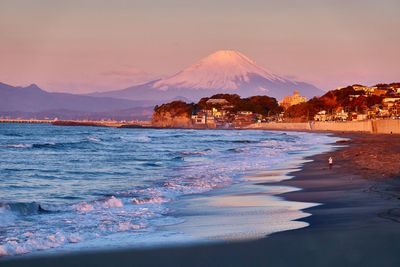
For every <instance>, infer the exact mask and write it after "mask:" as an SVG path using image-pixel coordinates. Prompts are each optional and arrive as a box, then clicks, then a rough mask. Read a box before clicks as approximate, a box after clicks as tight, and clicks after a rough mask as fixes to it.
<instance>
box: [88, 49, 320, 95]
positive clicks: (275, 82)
mask: <svg viewBox="0 0 400 267" xmlns="http://www.w3.org/2000/svg"><path fill="white" fill-rule="evenodd" d="M293 91H300V94H301V95H304V96H306V97H308V98H310V97H313V96H318V95H321V94H322V93H323V91H322V90H320V89H318V88H316V87H315V86H313V85H311V84H308V83H304V82H298V81H291V80H288V79H285V78H283V77H281V76H279V75H276V74H274V73H272V72H271V71H269V70H267V69H265V68H264V67H262V66H260V65H258V64H257V63H256V62H255V61H253V60H251V59H250V58H248V57H246V56H245V55H243V54H241V53H239V52H237V51H232V50H221V51H217V52H215V53H213V54H211V55H209V56H208V57H206V58H204V59H202V60H200V61H199V62H197V63H195V64H194V65H192V66H190V67H187V68H185V69H184V70H182V71H180V72H178V73H176V74H174V75H172V76H169V77H166V78H163V79H159V80H156V81H152V82H149V83H146V84H143V85H139V86H133V87H129V88H126V89H124V90H119V91H110V92H105V93H96V94H94V95H96V96H108V97H117V98H127V99H134V100H148V99H153V100H154V99H159V100H160V101H161V102H163V101H167V100H170V99H173V98H176V97H184V98H188V99H190V100H192V101H196V100H198V99H199V98H201V97H205V96H211V95H212V94H217V93H236V94H239V95H240V96H242V97H247V96H252V95H268V96H272V97H275V98H277V99H278V100H280V99H282V98H283V97H284V96H286V95H292V94H293Z"/></svg>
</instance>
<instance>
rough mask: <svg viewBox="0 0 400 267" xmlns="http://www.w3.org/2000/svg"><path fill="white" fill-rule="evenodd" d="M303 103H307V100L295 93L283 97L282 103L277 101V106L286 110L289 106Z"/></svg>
mask: <svg viewBox="0 0 400 267" xmlns="http://www.w3.org/2000/svg"><path fill="white" fill-rule="evenodd" d="M305 102H307V98H305V97H304V96H300V95H299V92H298V91H295V92H294V93H293V95H292V96H285V97H284V98H283V100H282V101H279V105H280V106H282V107H283V108H284V109H287V108H288V107H290V106H293V105H297V104H300V103H305Z"/></svg>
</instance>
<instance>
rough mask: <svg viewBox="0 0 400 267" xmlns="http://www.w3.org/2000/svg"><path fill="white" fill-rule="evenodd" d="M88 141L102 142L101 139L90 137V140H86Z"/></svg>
mask: <svg viewBox="0 0 400 267" xmlns="http://www.w3.org/2000/svg"><path fill="white" fill-rule="evenodd" d="M86 140H88V141H93V142H100V141H101V140H100V139H99V138H97V137H88V138H86Z"/></svg>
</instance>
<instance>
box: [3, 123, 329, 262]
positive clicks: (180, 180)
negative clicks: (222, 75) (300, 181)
mask: <svg viewBox="0 0 400 267" xmlns="http://www.w3.org/2000/svg"><path fill="white" fill-rule="evenodd" d="M333 141H335V138H334V137H331V136H329V135H327V134H315V133H299V132H287V133H285V132H270V131H262V130H248V131H236V130H182V129H162V130H155V129H116V128H98V127H66V126H52V125H39V124H5V123H3V124H0V159H1V160H0V255H2V256H5V255H20V254H27V253H43V251H45V252H46V253H52V252H53V251H55V252H56V251H60V250H67V251H74V250H81V249H82V248H85V249H91V248H108V247H118V246H123V247H129V246H132V247H135V246H146V245H149V246H151V245H166V244H177V243H190V242H194V241H201V242H207V238H203V237H198V236H197V235H195V234H190V229H191V228H196V220H194V221H193V220H188V219H187V217H185V216H180V215H179V213H176V212H175V213H174V210H175V209H174V206H176V207H179V205H181V206H182V205H183V204H182V203H186V202H187V201H188V199H189V200H190V199H192V204H191V205H192V206H193V209H199V207H200V209H201V203H200V201H203V200H200V199H202V196H205V195H207V194H208V195H210V194H211V195H212V194H213V192H217V191H218V190H221V189H224V190H228V189H232V190H233V189H234V190H236V191H240V190H244V191H245V190H246V188H247V187H246V186H248V181H249V179H245V178H244V177H246V175H249V174H252V175H254V174H255V173H258V172H261V171H271V170H276V169H280V168H283V167H285V166H286V167H287V166H288V164H289V163H291V162H292V163H296V162H299V161H301V159H302V158H304V157H305V156H308V155H312V154H315V153H319V152H322V151H327V150H329V149H331V147H330V146H329V145H328V144H329V143H331V142H333ZM289 165H290V164H289ZM254 177H257V176H254ZM254 177H253V179H255V178H254ZM250 180H251V179H250ZM245 185H246V186H245ZM271 188H272V189H271V192H272V191H274V188H273V187H271ZM271 194H272V193H271ZM196 199H198V200H197V201H198V202H199V203H197V205H193V203H196ZM239 199H240V198H239ZM236 200H237V198H236ZM236 200H235V201H236ZM231 201H234V200H232V198H231ZM240 201H243V200H240ZM246 201H249V200H248V199H246ZM256 201H257V202H260V199H259V198H257V199H256ZM263 201H267V202H268V200H263ZM274 201H275V202H274V203H275V204H271V203H272V202H271V203H270V204H269V205H266V206H267V211H268V210H270V211H271V212H270V214H268V213H267V214H266V215H264V216H265V217H268V224H271V225H279V224H283V223H287V222H289V221H291V220H292V219H293V218H291V217H290V216H286V217H285V216H283V217H282V216H276V215H274V214H276V210H277V208H280V209H281V214H282V212H285V211H284V210H283V211H282V205H280V204H279V203H281V202H280V201H283V199H282V200H280V199H279V198H275V199H274ZM218 203H222V204H221V205H222V206H223V205H227V206H229V205H230V204H229V203H230V202H229V201H228V202H227V198H221V197H220V198H219V200H218ZM282 203H283V202H282ZM191 205H186V206H185V209H186V212H188V209H189V213H190V206H191ZM218 205H220V204H218ZM248 205H249V206H251V204H248ZM242 206H243V205H241V207H240V208H241V209H244V208H245V207H242ZM264 206H265V205H264ZM301 208H302V207H301V205H300V206H299V209H301ZM303 208H304V207H303ZM283 209H284V208H283ZM288 209H289V208H288ZM290 209H293V208H290ZM264 210H265V207H264ZM288 212H289V213H290V211H289V210H288ZM214 213H218V211H217V210H216V211H215V212H214ZM289 213H288V214H289ZM214 215H215V214H214ZM275 216H276V217H275ZM202 218H203V219H204V217H202ZM282 220H286V221H282ZM189 222H190V223H189ZM179 225H186V226H185V227H184V228H182V229H186V230H182V231H179V230H176V229H175V230H174V228H173V227H172V228H168V227H169V226H178V227H176V228H177V229H179ZM289 225H290V224H289ZM265 227H268V225H264V228H265ZM288 227H289V229H290V227H292V228H293V229H294V228H297V227H298V226H288ZM171 229H172V230H171ZM187 229H189V230H187ZM271 229H272V230H271V231H269V232H274V231H279V229H280V228H279V229H278V228H276V229H278V230H274V229H275V228H271ZM287 229H288V228H285V229H282V230H287ZM235 231H236V230H235V229H231V232H232V234H234V233H235ZM269 232H268V231H267V232H266V233H269Z"/></svg>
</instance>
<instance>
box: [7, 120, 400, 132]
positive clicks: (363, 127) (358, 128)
mask: <svg viewBox="0 0 400 267" xmlns="http://www.w3.org/2000/svg"><path fill="white" fill-rule="evenodd" d="M7 122H8V123H46V124H49V123H50V124H52V125H57V126H93V127H116V128H146V129H196V130H205V129H208V130H213V129H218V130H276V131H301V132H333V133H335V132H337V133H345V132H346V133H347V132H348V133H372V134H400V120H391V119H390V120H364V121H347V122H319V121H309V122H279V123H277V122H270V123H254V124H251V125H248V126H243V127H235V128H206V127H204V128H202V127H187V128H179V127H177V128H171V127H157V126H153V125H152V124H151V121H138V122H120V121H75V120H57V121H54V120H4V119H3V120H0V123H7Z"/></svg>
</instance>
